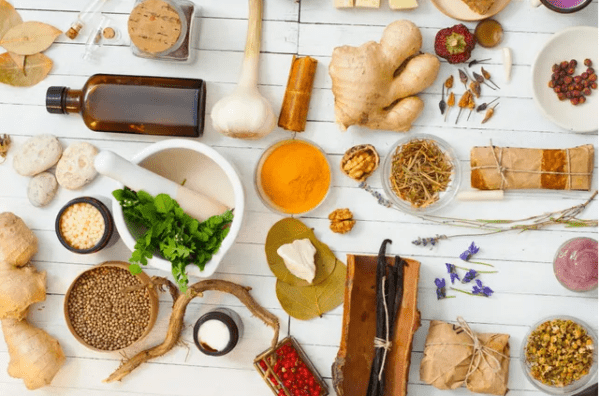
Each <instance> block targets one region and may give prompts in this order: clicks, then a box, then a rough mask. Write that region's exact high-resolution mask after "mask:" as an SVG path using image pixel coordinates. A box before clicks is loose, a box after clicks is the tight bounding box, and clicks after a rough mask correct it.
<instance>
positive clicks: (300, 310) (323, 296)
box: [275, 260, 346, 320]
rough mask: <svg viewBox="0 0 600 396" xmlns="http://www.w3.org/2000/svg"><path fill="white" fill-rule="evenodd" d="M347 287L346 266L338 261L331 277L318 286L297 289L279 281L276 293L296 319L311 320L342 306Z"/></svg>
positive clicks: (282, 305)
mask: <svg viewBox="0 0 600 396" xmlns="http://www.w3.org/2000/svg"><path fill="white" fill-rule="evenodd" d="M345 287H346V265H345V264H344V263H342V262H341V261H339V260H336V265H335V269H334V270H333V272H332V273H331V275H329V276H328V277H327V279H325V280H324V281H323V282H321V283H319V284H318V285H315V286H308V287H295V286H291V285H289V284H287V283H285V282H282V281H281V280H279V279H278V280H277V285H276V286H275V292H276V294H277V299H278V300H279V303H280V304H281V307H282V308H283V309H284V310H285V312H287V313H288V314H289V315H290V316H292V317H294V318H296V319H300V320H309V319H313V318H316V317H318V316H321V315H323V314H324V313H326V312H329V311H331V310H332V309H334V308H336V307H337V306H339V305H340V304H342V303H343V302H344V289H345Z"/></svg>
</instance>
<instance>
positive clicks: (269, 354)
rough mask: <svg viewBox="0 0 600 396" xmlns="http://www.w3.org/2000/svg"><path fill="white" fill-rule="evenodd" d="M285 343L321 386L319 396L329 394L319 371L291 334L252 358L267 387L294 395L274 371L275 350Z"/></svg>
mask: <svg viewBox="0 0 600 396" xmlns="http://www.w3.org/2000/svg"><path fill="white" fill-rule="evenodd" d="M286 344H289V345H291V347H292V348H294V349H295V350H296V351H297V352H298V356H299V357H300V360H302V362H304V364H306V367H307V368H308V370H309V371H310V372H311V374H312V375H313V377H314V379H315V381H316V382H317V383H318V384H319V385H320V386H321V392H320V393H319V396H327V395H328V394H329V391H328V390H327V384H326V383H325V381H324V380H323V378H322V377H321V376H320V375H319V372H318V371H317V369H316V368H315V366H314V365H313V364H312V362H311V361H310V360H309V359H308V356H306V353H305V352H304V350H303V349H302V347H301V346H300V344H298V342H297V341H296V339H295V338H294V337H292V336H289V337H286V338H284V339H283V340H281V341H280V342H279V343H278V344H277V346H276V347H275V348H269V349H267V350H266V351H264V352H263V353H261V354H260V355H258V356H257V357H256V358H255V359H254V367H255V368H256V371H258V372H259V374H260V375H261V376H262V377H263V379H264V380H265V382H266V383H267V385H269V388H271V390H272V391H273V393H274V394H275V395H279V392H280V391H281V390H283V392H284V393H285V395H286V396H294V393H292V391H291V390H290V389H287V388H286V387H285V385H284V384H283V380H282V379H281V378H279V375H278V374H277V373H276V372H275V364H276V363H277V360H278V356H277V354H276V352H277V350H278V349H279V348H280V347H281V346H283V345H286ZM261 362H264V363H265V365H266V367H267V368H266V369H264V368H263V367H261V364H260V363H261Z"/></svg>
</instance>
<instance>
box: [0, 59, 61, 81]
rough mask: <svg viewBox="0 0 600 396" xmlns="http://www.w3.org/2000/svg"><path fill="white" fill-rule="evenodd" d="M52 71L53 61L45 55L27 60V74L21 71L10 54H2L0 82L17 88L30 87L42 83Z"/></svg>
mask: <svg viewBox="0 0 600 396" xmlns="http://www.w3.org/2000/svg"><path fill="white" fill-rule="evenodd" d="M50 69H52V59H50V58H48V57H47V56H46V55H44V54H35V55H30V56H27V57H26V58H25V72H23V70H21V69H19V66H17V65H16V64H15V62H14V61H13V60H12V58H11V57H10V55H9V54H8V52H5V53H3V54H0V82H1V83H4V84H9V85H13V86H15V87H30V86H32V85H35V84H37V83H39V82H40V81H42V80H43V79H44V78H45V77H46V76H47V75H48V73H50Z"/></svg>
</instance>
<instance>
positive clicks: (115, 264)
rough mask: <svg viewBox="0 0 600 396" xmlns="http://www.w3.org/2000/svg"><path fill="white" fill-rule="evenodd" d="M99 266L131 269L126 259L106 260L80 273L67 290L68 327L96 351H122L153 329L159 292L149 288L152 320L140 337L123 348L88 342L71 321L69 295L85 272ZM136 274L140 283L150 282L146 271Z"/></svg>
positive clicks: (65, 310) (65, 303)
mask: <svg viewBox="0 0 600 396" xmlns="http://www.w3.org/2000/svg"><path fill="white" fill-rule="evenodd" d="M98 267H116V268H123V269H126V270H129V264H128V263H126V262H124V261H106V262H104V263H101V264H98V265H96V266H94V267H92V268H90V269H88V270H85V271H83V272H82V273H81V274H79V275H78V276H77V277H76V278H75V280H73V282H72V283H71V286H69V289H68V290H67V293H66V294H65V302H64V314H65V321H66V322H67V327H68V328H69V331H70V332H71V334H73V337H75V339H76V340H77V341H79V342H80V343H81V344H82V345H83V346H85V347H87V348H89V349H91V350H93V351H96V352H118V351H122V350H124V349H126V348H129V347H130V346H132V345H135V344H137V343H139V342H140V341H141V340H143V339H144V338H146V336H147V335H148V334H149V333H150V331H151V330H152V327H154V323H155V322H156V317H157V316H158V293H157V292H156V290H155V289H154V288H149V289H148V292H149V295H150V320H149V321H148V326H147V327H146V330H144V332H143V333H142V335H141V336H140V338H138V339H137V340H135V341H134V342H132V343H131V344H129V345H127V346H126V347H124V348H121V349H113V350H105V349H98V348H96V347H94V346H92V345H90V344H88V343H87V342H86V341H85V340H84V339H83V338H81V337H80V336H79V334H77V332H76V331H75V328H74V327H73V324H72V323H71V317H70V316H69V308H68V302H69V297H70V295H71V291H72V290H73V286H75V284H76V283H77V281H78V280H79V278H81V277H82V276H83V275H84V274H86V273H88V272H90V271H93V270H95V269H97V268H98ZM135 276H136V277H137V278H138V280H139V281H140V283H142V284H143V285H148V284H149V283H150V277H149V276H148V275H146V273H144V272H142V273H140V274H138V275H135Z"/></svg>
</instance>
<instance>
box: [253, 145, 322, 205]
mask: <svg viewBox="0 0 600 396" xmlns="http://www.w3.org/2000/svg"><path fill="white" fill-rule="evenodd" d="M330 179H331V174H330V169H329V164H328V163H327V159H326V158H325V156H324V155H323V153H322V152H321V151H320V150H319V149H318V148H316V147H315V146H313V145H312V144H310V143H308V142H305V141H302V140H297V139H294V140H290V141H287V142H284V143H283V144H281V145H280V146H279V147H276V148H275V149H274V150H273V151H272V152H271V153H270V154H269V156H268V157H267V159H266V160H265V162H264V164H263V166H262V169H261V171H260V184H261V187H262V189H263V191H264V192H265V194H266V195H267V197H268V198H269V199H270V200H271V202H272V203H273V204H274V205H275V206H276V207H278V209H279V210H281V211H283V212H286V213H289V214H299V213H304V212H307V211H309V210H311V209H314V208H315V207H316V206H317V205H319V203H321V201H322V200H323V198H325V195H326V194H327V191H328V190H329V184H330Z"/></svg>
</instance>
